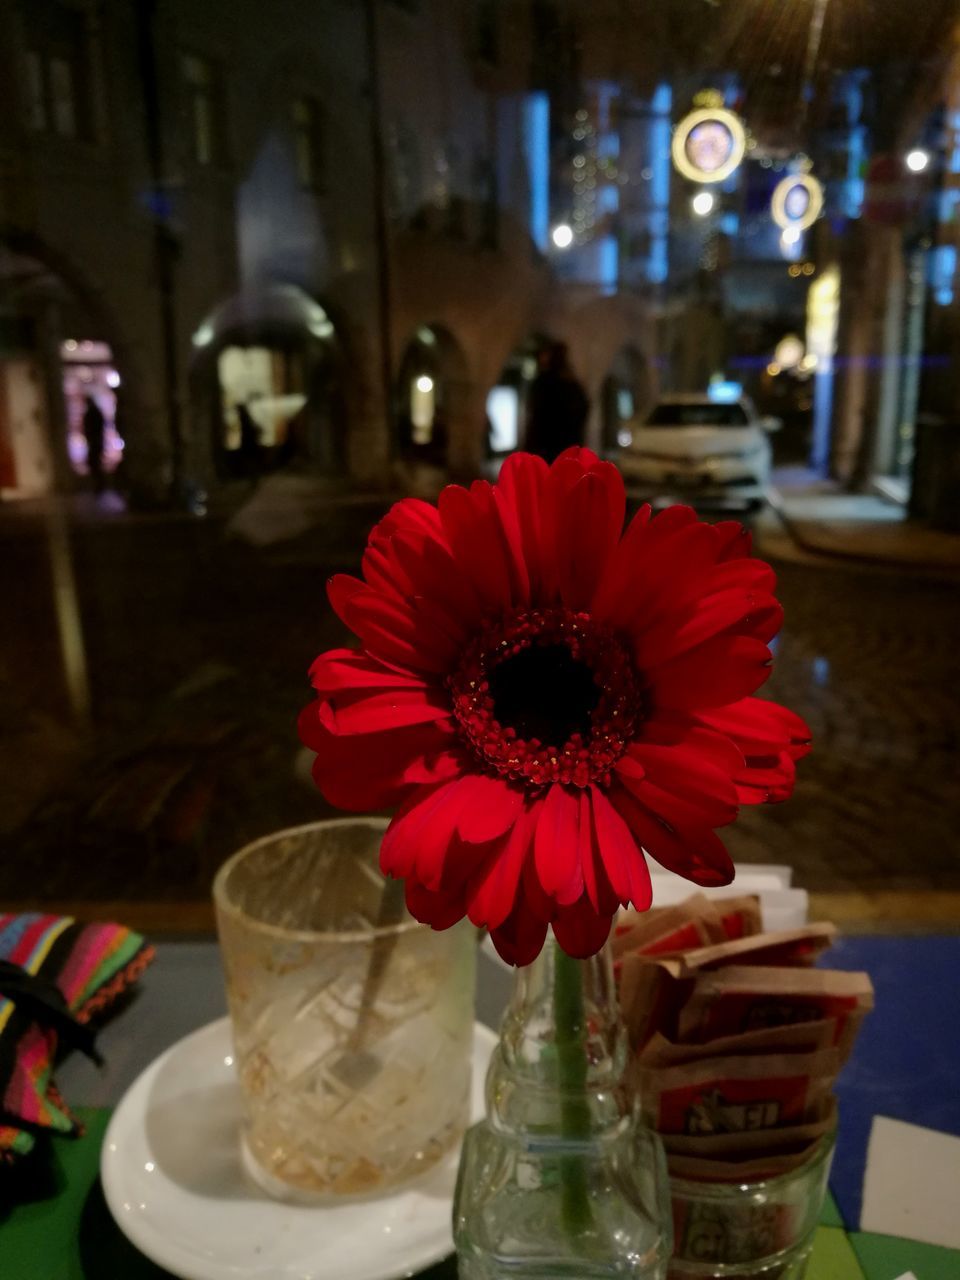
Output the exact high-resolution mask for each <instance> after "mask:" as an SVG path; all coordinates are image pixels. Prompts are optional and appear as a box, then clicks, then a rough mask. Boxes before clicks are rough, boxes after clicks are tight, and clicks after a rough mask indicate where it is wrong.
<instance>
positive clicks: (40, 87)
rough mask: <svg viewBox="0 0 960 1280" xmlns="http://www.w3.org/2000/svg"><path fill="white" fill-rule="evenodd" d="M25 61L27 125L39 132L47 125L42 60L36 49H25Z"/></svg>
mask: <svg viewBox="0 0 960 1280" xmlns="http://www.w3.org/2000/svg"><path fill="white" fill-rule="evenodd" d="M25 62H26V66H25V73H26V74H25V79H26V91H27V102H26V107H27V125H28V127H29V128H31V129H34V130H36V131H37V132H40V131H41V130H43V129H46V127H47V95H46V89H45V88H44V83H43V61H42V59H41V57H40V55H39V53H37V52H36V50H34V49H30V50H28V51H27V54H26V58H25Z"/></svg>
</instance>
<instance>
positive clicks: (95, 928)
mask: <svg viewBox="0 0 960 1280" xmlns="http://www.w3.org/2000/svg"><path fill="white" fill-rule="evenodd" d="M153 955H154V952H153V948H152V947H150V946H147V944H146V943H145V942H144V940H143V938H142V937H141V936H140V934H138V933H133V932H132V931H131V930H130V929H127V928H125V927H124V926H123V925H119V924H81V923H80V922H78V921H76V920H73V919H72V918H70V917H69V916H51V915H41V914H39V913H37V914H33V913H30V914H25V915H0V960H8V961H10V962H11V963H13V964H16V965H19V966H20V967H21V968H22V969H24V970H26V972H27V973H30V974H34V975H37V976H40V977H42V978H45V979H46V980H47V981H48V982H52V983H53V984H54V985H55V986H56V987H58V988H59V990H60V991H61V992H62V993H63V996H64V998H65V1000H66V1002H67V1005H68V1007H69V1009H70V1011H71V1012H72V1013H73V1015H74V1016H75V1017H76V1019H77V1021H78V1022H84V1023H85V1022H89V1021H90V1019H91V1018H94V1017H95V1016H96V1015H98V1014H100V1013H102V1012H103V1011H104V1010H105V1009H106V1008H107V1007H108V1006H109V1005H110V1004H111V1003H112V1002H113V1001H114V1000H115V999H116V997H117V996H119V995H120V993H121V992H123V991H125V990H126V989H127V987H129V986H130V985H131V983H133V982H135V981H136V979H137V978H139V976H140V974H141V973H142V972H143V971H144V969H145V968H146V967H147V965H148V964H149V963H150V961H151V960H152V959H153ZM56 1053H57V1033H56V1031H55V1030H53V1029H52V1028H51V1027H49V1026H42V1025H41V1024H40V1023H38V1022H37V1021H35V1020H34V1017H33V1016H32V1015H31V1014H30V1013H28V1012H27V1011H26V1010H25V1009H18V1007H17V1004H16V1001H15V1000H12V999H7V998H6V997H5V996H3V995H0V1161H10V1160H13V1159H14V1158H15V1157H16V1156H19V1155H26V1154H27V1152H29V1151H30V1150H32V1148H33V1146H34V1145H35V1142H36V1134H37V1133H38V1132H40V1131H43V1130H48V1131H52V1132H55V1133H68V1134H75V1133H76V1132H77V1131H78V1125H77V1122H76V1120H75V1119H74V1117H73V1116H72V1115H71V1113H70V1111H69V1109H68V1108H67V1106H66V1104H65V1103H64V1101H63V1099H62V1098H61V1097H60V1095H59V1093H58V1092H57V1089H56V1086H55V1085H54V1083H53V1078H52V1073H53V1064H54V1060H55V1058H56Z"/></svg>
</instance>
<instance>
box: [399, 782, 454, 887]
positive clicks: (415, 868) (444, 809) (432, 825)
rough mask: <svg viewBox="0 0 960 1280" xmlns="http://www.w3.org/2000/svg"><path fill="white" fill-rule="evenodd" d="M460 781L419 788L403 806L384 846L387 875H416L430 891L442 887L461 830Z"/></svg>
mask: <svg viewBox="0 0 960 1280" xmlns="http://www.w3.org/2000/svg"><path fill="white" fill-rule="evenodd" d="M458 782H459V779H458V778H453V779H451V780H450V781H448V782H441V783H440V785H439V786H436V787H433V788H431V789H430V790H427V789H426V788H421V789H418V790H417V791H416V792H414V794H413V795H412V796H411V797H410V799H409V800H407V801H406V803H405V804H403V805H402V806H401V807H400V809H399V810H398V811H397V813H396V814H395V815H394V818H393V821H392V822H391V823H390V826H389V827H388V828H387V833H386V835H385V836H384V837H383V843H382V844H381V846H380V870H381V871H382V872H383V873H384V875H390V876H397V877H398V878H399V877H406V876H413V875H415V876H416V879H417V880H419V882H420V883H421V884H422V885H423V886H424V887H425V888H427V889H430V890H437V889H439V888H440V887H441V882H442V881H443V871H444V864H445V862H446V858H447V854H448V853H449V851H450V847H451V845H452V844H453V842H454V838H455V836H456V830H457V817H458V816H459V811H460V803H461V801H460V798H459V796H458V794H457V784H458ZM445 887H448V886H445Z"/></svg>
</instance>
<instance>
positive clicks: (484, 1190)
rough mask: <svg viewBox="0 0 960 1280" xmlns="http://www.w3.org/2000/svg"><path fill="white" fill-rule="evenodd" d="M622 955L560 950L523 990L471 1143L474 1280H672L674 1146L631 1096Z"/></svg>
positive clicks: (463, 1244) (524, 977)
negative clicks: (670, 1172) (617, 961)
mask: <svg viewBox="0 0 960 1280" xmlns="http://www.w3.org/2000/svg"><path fill="white" fill-rule="evenodd" d="M626 1053H627V1045H626V1036H625V1031H624V1027H623V1024H622V1022H621V1020H620V1014H619V1010H618V1007H617V995H616V988H615V986H614V981H613V972H612V967H611V963H610V958H609V955H608V954H607V953H606V952H602V953H601V954H600V955H598V956H594V957H593V958H592V959H590V960H585V961H578V960H571V959H570V957H569V956H567V955H565V954H564V953H563V952H562V951H561V950H560V948H559V947H558V946H557V945H556V943H555V942H553V940H552V939H549V940H548V942H547V944H546V946H545V947H544V949H543V951H542V952H541V954H540V956H539V957H538V958H537V960H535V961H534V963H533V964H532V965H530V966H529V967H528V968H526V969H520V970H518V971H517V977H516V984H515V988H514V992H513V997H512V999H511V1002H510V1005H509V1007H508V1009H507V1012H506V1015H505V1017H504V1021H503V1025H502V1027H501V1032H500V1043H499V1045H498V1047H497V1049H496V1050H495V1052H494V1055H493V1059H492V1061H491V1063H490V1069H489V1072H488V1074H487V1115H486V1118H485V1119H484V1120H482V1121H480V1123H479V1124H476V1125H474V1127H473V1128H472V1129H470V1130H469V1131H468V1133H467V1136H466V1139H465V1141H464V1145H463V1153H462V1155H461V1158H460V1175H459V1179H458V1183H457V1190H456V1197H455V1201H454V1212H453V1223H454V1239H455V1241H456V1246H457V1260H458V1265H459V1274H460V1280H500V1277H508V1276H509V1277H511V1280H522V1278H524V1277H530V1278H531V1280H533V1278H534V1277H539V1278H540V1280H545V1278H546V1277H551V1278H559V1277H566V1276H569V1277H574V1276H575V1277H577V1280H594V1278H596V1280H599V1278H600V1277H632V1278H633V1280H663V1277H665V1276H666V1274H667V1263H668V1259H669V1257H670V1250H671V1244H672V1235H671V1225H670V1222H671V1215H670V1195H669V1187H668V1182H667V1171H666V1164H665V1161H664V1157H663V1151H662V1148H661V1145H660V1140H659V1138H657V1136H656V1135H655V1134H654V1133H652V1132H651V1131H650V1130H649V1129H647V1128H646V1127H645V1126H644V1124H643V1123H642V1121H641V1119H640V1117H639V1114H638V1112H637V1110H636V1108H635V1106H634V1104H633V1103H632V1101H631V1100H630V1097H629V1095H628V1093H627V1091H626V1090H625V1088H624V1085H623V1071H624V1066H625V1062H626Z"/></svg>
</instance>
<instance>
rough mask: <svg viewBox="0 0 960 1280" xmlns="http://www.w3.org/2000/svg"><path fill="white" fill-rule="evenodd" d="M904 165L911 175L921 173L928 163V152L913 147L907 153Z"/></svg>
mask: <svg viewBox="0 0 960 1280" xmlns="http://www.w3.org/2000/svg"><path fill="white" fill-rule="evenodd" d="M905 163H906V166H907V168H908V169H909V170H910V172H911V173H923V171H924V169H925V168H926V167H927V165H928V164H929V163H930V152H929V151H924V150H923V148H922V147H914V148H913V150H912V151H908V152H907V155H906V159H905Z"/></svg>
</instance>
